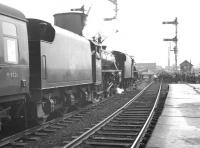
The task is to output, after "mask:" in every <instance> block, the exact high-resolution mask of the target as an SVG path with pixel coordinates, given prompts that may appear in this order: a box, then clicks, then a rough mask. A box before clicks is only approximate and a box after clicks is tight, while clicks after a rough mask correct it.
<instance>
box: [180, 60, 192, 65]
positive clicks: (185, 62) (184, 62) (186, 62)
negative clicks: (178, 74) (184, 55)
mask: <svg viewBox="0 0 200 148" xmlns="http://www.w3.org/2000/svg"><path fill="white" fill-rule="evenodd" d="M185 64H189V65H191V66H193V65H192V64H191V63H190V62H188V61H187V60H185V61H183V62H182V63H181V64H180V66H182V65H185Z"/></svg>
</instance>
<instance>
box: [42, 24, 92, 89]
mask: <svg viewBox="0 0 200 148" xmlns="http://www.w3.org/2000/svg"><path fill="white" fill-rule="evenodd" d="M55 29H56V35H55V39H54V41H53V42H52V43H49V42H44V41H41V61H42V62H41V64H42V65H41V68H42V75H43V77H42V78H43V81H42V88H49V87H61V86H70V85H81V84H89V83H92V58H91V49H90V43H89V41H87V40H86V39H84V38H82V37H80V36H78V35H75V34H74V33H71V32H69V31H66V30H63V29H60V28H58V27H55Z"/></svg>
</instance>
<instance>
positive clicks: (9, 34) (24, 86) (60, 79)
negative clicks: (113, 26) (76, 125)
mask: <svg viewBox="0 0 200 148" xmlns="http://www.w3.org/2000/svg"><path fill="white" fill-rule="evenodd" d="M74 14H75V15H77V13H74ZM62 15H63V14H62ZM67 15H70V17H71V18H73V17H72V15H73V14H67ZM61 21H64V19H61ZM69 22H71V21H69ZM61 24H62V23H61ZM0 42H1V43H0V127H1V130H0V131H2V130H4V126H9V125H10V124H11V125H12V124H13V123H14V124H16V123H17V122H19V121H20V122H21V123H23V124H24V126H26V127H27V126H29V125H30V123H34V122H39V121H44V120H47V119H48V118H49V117H50V116H51V115H52V114H53V113H55V112H56V113H60V112H62V111H63V108H65V109H66V108H68V109H70V107H71V106H81V105H83V104H84V103H87V102H96V101H98V100H99V99H101V98H103V97H107V96H110V95H112V94H114V93H115V90H116V88H117V87H121V88H127V87H129V86H131V85H132V84H133V83H134V81H135V79H136V77H135V74H134V72H135V71H136V69H135V66H134V59H133V58H132V57H131V56H128V55H126V54H124V53H122V52H119V51H112V52H109V51H107V50H104V49H103V48H102V46H101V45H100V44H98V43H97V42H94V41H92V40H88V39H86V38H84V37H83V36H81V35H80V34H76V33H74V32H73V30H72V31H71V30H70V31H69V30H67V29H63V27H58V26H54V25H51V24H50V23H48V22H46V21H43V20H38V19H27V18H25V16H24V14H23V13H22V12H20V11H18V10H16V9H13V8H10V7H8V6H5V5H0Z"/></svg>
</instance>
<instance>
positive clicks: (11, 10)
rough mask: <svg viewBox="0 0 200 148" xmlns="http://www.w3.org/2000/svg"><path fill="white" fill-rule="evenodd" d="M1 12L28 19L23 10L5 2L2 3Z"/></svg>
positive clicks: (24, 19)
mask: <svg viewBox="0 0 200 148" xmlns="http://www.w3.org/2000/svg"><path fill="white" fill-rule="evenodd" d="M0 14H2V15H5V16H8V17H12V18H16V19H19V20H23V21H27V20H26V18H25V16H24V14H23V13H22V12H20V11H19V10H17V9H14V8H11V7H8V6H5V5H3V4H0Z"/></svg>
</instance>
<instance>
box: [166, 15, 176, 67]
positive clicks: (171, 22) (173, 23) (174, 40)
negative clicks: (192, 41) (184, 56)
mask: <svg viewBox="0 0 200 148" xmlns="http://www.w3.org/2000/svg"><path fill="white" fill-rule="evenodd" d="M163 24H172V25H175V37H174V38H171V39H163V40H164V41H173V42H174V43H175V46H174V50H173V51H174V54H175V70H176V71H177V56H178V55H177V53H178V47H177V42H178V37H177V34H178V29H177V27H178V21H177V17H176V18H175V20H174V21H169V22H163Z"/></svg>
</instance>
